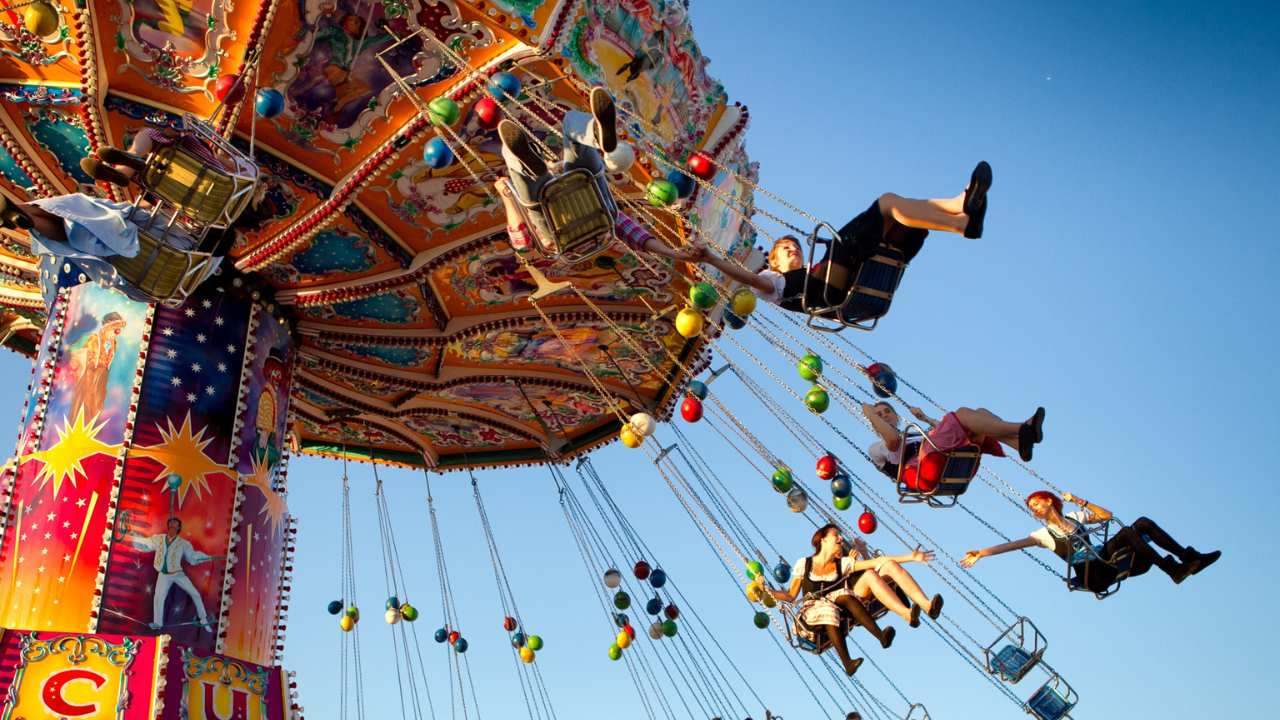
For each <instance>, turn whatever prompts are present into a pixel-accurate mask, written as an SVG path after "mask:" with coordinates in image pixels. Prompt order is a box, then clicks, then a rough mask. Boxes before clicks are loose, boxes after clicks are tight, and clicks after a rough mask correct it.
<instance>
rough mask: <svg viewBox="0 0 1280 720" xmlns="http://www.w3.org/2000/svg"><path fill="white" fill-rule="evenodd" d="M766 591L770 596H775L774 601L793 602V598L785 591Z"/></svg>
mask: <svg viewBox="0 0 1280 720" xmlns="http://www.w3.org/2000/svg"><path fill="white" fill-rule="evenodd" d="M765 589H766V590H768V591H769V594H770V595H772V596H773V599H774V600H781V601H782V602H791V596H790V595H788V594H787V592H786V591H785V590H774V589H773V588H765Z"/></svg>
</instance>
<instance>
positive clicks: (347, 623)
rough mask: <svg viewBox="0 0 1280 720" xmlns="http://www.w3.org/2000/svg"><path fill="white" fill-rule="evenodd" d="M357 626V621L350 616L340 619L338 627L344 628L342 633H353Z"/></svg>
mask: <svg viewBox="0 0 1280 720" xmlns="http://www.w3.org/2000/svg"><path fill="white" fill-rule="evenodd" d="M355 626H356V621H355V619H354V618H352V617H351V616H350V615H343V616H342V617H341V618H339V619H338V627H340V628H342V632H351V631H352V629H354V628H355Z"/></svg>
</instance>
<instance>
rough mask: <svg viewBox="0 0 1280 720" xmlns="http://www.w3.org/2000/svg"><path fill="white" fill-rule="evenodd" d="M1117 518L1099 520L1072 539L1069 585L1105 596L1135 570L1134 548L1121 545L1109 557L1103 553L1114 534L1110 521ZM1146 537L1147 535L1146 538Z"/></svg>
mask: <svg viewBox="0 0 1280 720" xmlns="http://www.w3.org/2000/svg"><path fill="white" fill-rule="evenodd" d="M1113 522H1116V523H1117V524H1119V523H1118V522H1117V521H1115V520H1108V521H1106V522H1104V523H1098V524H1097V525H1096V526H1094V527H1093V528H1091V529H1090V530H1089V532H1088V534H1087V535H1086V536H1082V537H1081V538H1080V539H1078V540H1072V547H1071V551H1072V552H1071V561H1069V562H1068V563H1067V574H1066V581H1067V589H1068V590H1070V591H1084V592H1091V593H1093V595H1094V597H1096V598H1097V599H1099V600H1103V599H1105V598H1107V597H1110V596H1111V595H1113V594H1115V593H1116V592H1117V591H1119V590H1120V585H1121V583H1123V582H1124V581H1125V580H1127V579H1128V578H1129V574H1130V572H1132V570H1133V551H1132V550H1131V549H1130V548H1127V547H1125V548H1121V549H1119V550H1117V551H1116V552H1114V553H1112V554H1111V555H1110V556H1109V557H1103V556H1102V554H1103V553H1104V552H1105V548H1106V545H1107V541H1108V540H1109V539H1110V538H1111V524H1112V523H1113ZM1144 540H1145V538H1144Z"/></svg>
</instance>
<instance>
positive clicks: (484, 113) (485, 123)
mask: <svg viewBox="0 0 1280 720" xmlns="http://www.w3.org/2000/svg"><path fill="white" fill-rule="evenodd" d="M475 113H476V121H477V122H479V123H480V127H482V128H485V129H486V130H492V129H494V128H496V127H498V123H499V122H501V121H502V110H501V109H500V108H499V107H498V102H497V101H496V100H494V99H493V98H491V97H482V98H480V99H479V100H477V101H476V105H475Z"/></svg>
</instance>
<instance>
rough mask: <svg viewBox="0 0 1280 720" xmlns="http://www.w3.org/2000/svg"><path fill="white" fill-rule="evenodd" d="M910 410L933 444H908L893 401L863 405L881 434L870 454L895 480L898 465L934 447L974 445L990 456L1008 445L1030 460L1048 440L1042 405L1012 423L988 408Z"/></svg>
mask: <svg viewBox="0 0 1280 720" xmlns="http://www.w3.org/2000/svg"><path fill="white" fill-rule="evenodd" d="M910 410H911V414H912V415H914V416H915V418H916V419H917V420H919V421H920V422H922V423H924V424H926V425H928V426H929V428H930V429H929V431H928V437H929V441H930V442H931V443H933V445H932V446H930V445H929V444H928V443H923V442H920V443H911V442H905V443H904V442H903V436H902V431H901V430H900V429H899V428H898V425H899V424H900V422H901V419H900V418H899V417H898V413H897V412H896V411H895V410H894V409H893V406H892V405H890V404H889V403H887V402H878V403H876V404H874V405H871V404H868V403H864V404H863V405H862V414H863V415H865V416H866V418H867V420H868V421H869V422H870V423H871V427H872V428H874V429H875V431H876V434H877V435H879V436H880V440H879V441H877V442H875V443H872V445H871V447H870V448H869V450H868V452H867V454H868V455H870V456H871V462H872V463H874V464H875V466H876V467H877V468H878V469H879V470H880V472H882V473H884V474H885V475H888V476H889V477H891V478H894V479H896V478H897V477H898V467H899V466H900V465H901V464H902V462H903V458H906V462H907V465H908V467H913V466H915V465H917V464H919V462H920V460H921V459H923V457H924V456H925V455H926V454H928V453H930V452H933V450H934V447H936V448H937V450H940V451H942V452H947V451H950V450H955V449H957V448H961V447H964V446H966V445H971V444H972V445H977V446H979V447H981V448H982V452H983V453H985V454H987V455H997V456H1003V455H1004V450H1003V449H1002V448H1001V447H1000V446H1001V445H1007V446H1008V447H1010V448H1013V449H1014V450H1017V451H1018V456H1019V457H1021V458H1022V459H1023V460H1024V461H1030V460H1031V451H1032V448H1033V447H1034V446H1035V445H1036V443H1039V442H1040V441H1041V440H1043V439H1044V431H1043V426H1044V408H1042V407H1041V408H1036V411H1035V413H1033V414H1032V415H1031V417H1030V418H1029V419H1028V420H1027V421H1026V422H1023V423H1012V422H1008V421H1006V420H1004V419H1002V418H1000V417H999V416H998V415H996V414H995V413H993V412H991V411H990V410H986V409H984V408H978V409H976V410H974V409H972V408H965V407H962V408H957V409H956V410H953V411H951V412H949V413H947V414H946V415H943V416H942V420H935V419H933V418H931V417H929V416H928V415H926V414H925V412H924V411H923V410H921V409H920V408H917V407H913V408H910Z"/></svg>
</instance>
